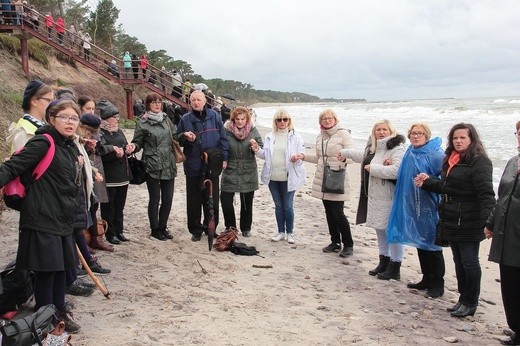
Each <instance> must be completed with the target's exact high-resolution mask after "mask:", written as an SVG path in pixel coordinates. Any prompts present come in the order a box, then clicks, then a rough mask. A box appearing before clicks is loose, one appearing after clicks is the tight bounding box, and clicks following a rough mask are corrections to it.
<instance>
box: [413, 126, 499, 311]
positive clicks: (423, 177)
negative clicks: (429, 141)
mask: <svg viewBox="0 0 520 346" xmlns="http://www.w3.org/2000/svg"><path fill="white" fill-rule="evenodd" d="M445 153H446V156H445V157H444V161H443V166H442V173H441V179H440V180H439V179H437V178H435V177H433V176H431V177H430V176H428V175H427V174H426V173H420V174H418V175H417V177H416V178H415V184H416V185H417V186H420V187H422V188H423V189H425V190H428V191H432V192H435V193H439V194H441V203H440V205H439V223H438V224H437V243H438V244H437V245H447V244H449V246H450V247H451V251H452V253H453V262H455V273H456V275H457V286H458V290H459V294H460V296H459V301H458V303H457V304H455V306H453V307H452V308H448V309H447V310H448V311H449V312H450V313H451V315H452V316H454V317H465V316H470V315H471V316H473V315H474V314H475V311H476V310H477V305H478V298H479V295H480V279H481V277H482V270H481V268H480V263H479V258H478V252H479V247H480V242H481V241H482V240H483V239H484V232H483V229H484V225H485V223H486V220H487V218H488V216H489V214H490V212H491V210H492V209H493V206H494V204H495V193H494V191H493V165H492V164H491V160H490V159H489V158H488V157H487V154H486V151H485V149H484V146H483V145H482V142H481V141H480V138H479V136H478V133H477V130H476V129H475V127H473V125H471V124H465V123H459V124H457V125H455V126H453V127H452V128H451V130H450V133H449V135H448V147H447V148H446V152H445Z"/></svg>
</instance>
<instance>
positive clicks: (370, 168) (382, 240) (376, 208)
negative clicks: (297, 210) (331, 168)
mask: <svg viewBox="0 0 520 346" xmlns="http://www.w3.org/2000/svg"><path fill="white" fill-rule="evenodd" d="M404 141H405V140H404V137H403V136H401V135H398V134H397V131H396V129H395V127H394V126H393V125H392V123H391V122H390V121H388V120H386V119H384V120H380V121H377V122H376V123H375V124H374V126H373V127H372V133H371V136H370V143H371V144H370V149H369V152H368V154H369V155H370V154H373V158H372V159H371V160H370V162H367V161H366V160H364V159H365V155H366V154H367V153H366V151H364V150H354V149H343V150H341V152H340V153H339V154H338V159H339V160H341V161H343V160H345V159H352V160H353V161H354V162H360V163H361V162H363V169H364V170H365V171H366V172H367V173H368V175H369V176H368V186H367V191H366V192H367V196H368V207H367V215H366V223H367V226H368V227H372V228H374V229H375V230H376V233H377V243H378V247H379V264H378V265H377V267H376V268H374V269H372V270H370V271H369V272H368V273H369V274H370V275H373V276H375V275H377V277H378V278H379V279H383V280H389V279H394V280H399V279H400V278H401V269H400V268H401V262H402V260H403V255H404V246H403V245H401V244H389V243H388V240H387V235H386V227H387V223H388V218H389V217H390V210H391V209H392V203H393V200H394V189H395V179H397V171H398V170H399V165H400V164H401V159H402V157H403V154H404Z"/></svg>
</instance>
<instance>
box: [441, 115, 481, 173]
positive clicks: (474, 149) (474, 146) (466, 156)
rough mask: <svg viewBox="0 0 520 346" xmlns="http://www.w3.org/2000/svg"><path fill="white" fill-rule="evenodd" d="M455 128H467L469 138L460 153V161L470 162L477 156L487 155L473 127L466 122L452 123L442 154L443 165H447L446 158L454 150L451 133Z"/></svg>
mask: <svg viewBox="0 0 520 346" xmlns="http://www.w3.org/2000/svg"><path fill="white" fill-rule="evenodd" d="M457 130H468V137H469V139H470V140H471V143H470V144H469V146H468V149H466V151H464V152H462V153H460V162H461V163H465V164H471V163H472V162H473V160H474V159H475V158H476V157H477V156H483V157H487V153H486V149H485V148H484V144H482V141H481V140H480V137H479V135H478V132H477V130H476V129H475V127H474V126H473V125H472V124H468V123H458V124H455V125H453V127H452V128H451V130H450V133H449V134H448V146H447V147H446V151H445V153H446V156H444V160H443V167H448V159H449V158H450V155H451V153H452V152H453V151H454V150H455V147H454V146H453V134H454V133H455V131H457Z"/></svg>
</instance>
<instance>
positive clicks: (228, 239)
mask: <svg viewBox="0 0 520 346" xmlns="http://www.w3.org/2000/svg"><path fill="white" fill-rule="evenodd" d="M237 239H238V229H236V228H235V227H229V229H227V230H225V231H224V232H222V233H220V234H219V236H218V237H217V240H216V241H215V244H213V248H214V249H215V250H217V251H229V250H230V249H231V247H232V246H233V244H234V243H235V241H236V240H237Z"/></svg>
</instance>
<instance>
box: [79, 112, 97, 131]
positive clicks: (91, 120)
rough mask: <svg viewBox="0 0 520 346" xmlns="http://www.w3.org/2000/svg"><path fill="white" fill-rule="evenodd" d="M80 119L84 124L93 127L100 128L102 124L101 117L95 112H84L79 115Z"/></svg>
mask: <svg viewBox="0 0 520 346" xmlns="http://www.w3.org/2000/svg"><path fill="white" fill-rule="evenodd" d="M79 121H80V122H81V124H82V125H86V126H89V127H92V128H93V129H97V128H99V125H101V119H99V117H98V116H97V115H94V114H88V113H87V114H82V115H81V116H80V117H79Z"/></svg>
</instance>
